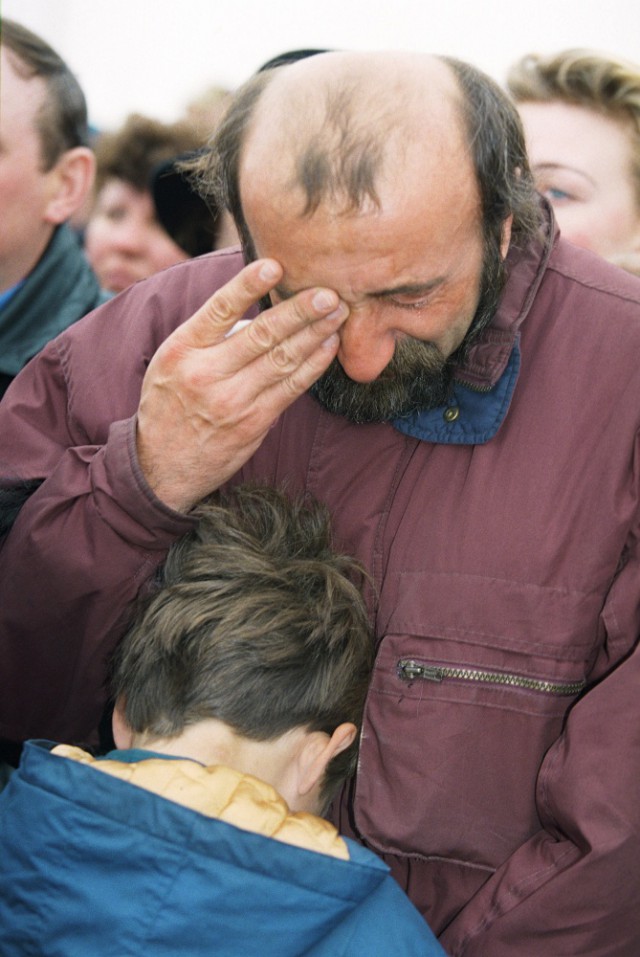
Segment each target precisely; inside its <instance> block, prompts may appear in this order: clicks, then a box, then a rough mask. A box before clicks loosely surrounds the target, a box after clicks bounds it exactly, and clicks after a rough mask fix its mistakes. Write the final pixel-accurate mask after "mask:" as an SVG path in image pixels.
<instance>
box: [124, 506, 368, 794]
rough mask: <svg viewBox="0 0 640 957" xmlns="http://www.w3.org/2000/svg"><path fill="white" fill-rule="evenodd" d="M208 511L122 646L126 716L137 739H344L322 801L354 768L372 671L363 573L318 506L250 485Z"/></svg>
mask: <svg viewBox="0 0 640 957" xmlns="http://www.w3.org/2000/svg"><path fill="white" fill-rule="evenodd" d="M217 501H218V502H219V504H207V505H203V506H202V507H201V508H200V509H199V511H198V512H197V513H196V515H197V517H198V525H197V527H196V528H195V529H194V531H193V532H192V533H191V534H189V535H187V536H186V537H185V538H184V539H181V540H180V541H179V542H177V543H176V544H175V545H174V546H173V548H172V549H171V551H170V553H169V556H168V558H167V562H166V565H165V568H164V575H163V581H162V586H161V588H160V590H159V591H158V592H157V593H156V594H154V595H153V596H152V597H151V599H150V600H148V602H147V603H146V604H145V606H144V607H143V608H142V609H141V611H140V612H139V614H138V617H137V620H136V622H135V623H134V625H133V627H132V629H131V630H130V631H129V633H128V635H127V636H126V637H125V639H124V640H123V642H122V644H121V647H120V650H119V653H118V656H117V660H116V665H115V672H114V691H115V694H116V696H117V698H118V699H119V702H120V710H121V713H122V716H123V718H124V720H125V722H126V725H128V727H129V729H131V731H132V732H133V734H134V737H135V736H136V735H138V736H140V735H142V736H144V738H145V739H146V740H147V741H148V740H153V739H158V740H166V739H175V738H178V737H179V736H181V735H184V734H185V733H186V732H187V731H188V729H191V728H192V727H193V726H195V725H199V724H200V723H202V722H207V721H210V719H216V720H217V722H222V723H223V724H224V725H225V726H227V727H228V728H230V729H231V730H232V731H233V732H234V734H235V735H236V736H238V737H239V738H240V739H248V740H249V741H251V742H265V743H268V742H275V741H277V740H283V739H284V736H286V735H287V734H290V733H291V732H292V731H294V729H298V730H301V731H304V732H305V733H307V732H308V734H309V735H311V736H313V735H315V740H316V742H318V741H324V740H325V739H326V740H327V741H328V740H330V739H332V736H333V735H334V734H336V731H337V729H341V733H340V732H339V733H338V735H337V737H336V741H337V744H336V748H335V749H334V752H332V756H331V757H330V759H329V760H328V767H327V770H326V773H325V771H324V768H323V773H322V776H321V781H320V782H319V783H320V787H319V794H320V799H321V800H322V801H323V802H324V801H326V799H327V798H328V797H330V795H331V793H332V792H333V791H334V790H335V788H336V786H337V785H338V784H339V783H340V781H341V780H342V779H343V778H344V777H346V776H347V775H348V774H349V773H350V772H351V771H352V770H353V766H354V762H355V759H356V749H357V745H356V743H355V737H356V728H358V727H359V726H360V721H361V716H362V710H363V706H364V699H365V695H366V690H367V686H368V681H369V677H370V671H371V666H372V660H373V646H372V640H371V636H370V633H369V627H368V624H367V618H366V612H365V609H364V605H363V601H362V598H361V596H360V593H359V591H358V588H357V587H356V585H355V584H354V581H353V579H354V577H355V578H359V577H360V573H359V570H358V568H357V566H356V565H355V563H354V562H353V561H352V560H350V559H348V558H346V557H344V556H341V555H338V554H336V553H335V552H334V551H333V550H332V548H331V542H330V530H329V523H328V518H327V515H326V512H325V510H324V509H322V508H321V507H320V506H319V505H317V504H309V503H305V504H302V503H291V502H290V501H288V500H287V499H286V498H285V497H284V495H282V494H281V493H279V492H276V491H274V490H271V489H266V488H248V487H241V488H239V489H236V490H235V491H234V492H231V493H229V494H228V495H227V497H226V499H225V500H224V501H222V500H221V499H218V500H217ZM354 726H355V727H354ZM203 727H206V725H203ZM345 729H346V730H345ZM241 770H244V769H243V768H241ZM271 783H274V782H273V781H272V782H271Z"/></svg>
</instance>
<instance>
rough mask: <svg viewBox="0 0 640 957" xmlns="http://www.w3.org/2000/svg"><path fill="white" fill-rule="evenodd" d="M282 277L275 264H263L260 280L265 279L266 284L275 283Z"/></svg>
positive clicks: (268, 262)
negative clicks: (275, 280)
mask: <svg viewBox="0 0 640 957" xmlns="http://www.w3.org/2000/svg"><path fill="white" fill-rule="evenodd" d="M279 275H280V268H279V267H278V265H277V264H276V263H274V262H270V261H269V260H267V262H265V263H263V264H262V266H261V268H260V279H264V281H265V282H273V280H274V279H277V278H278V276H279Z"/></svg>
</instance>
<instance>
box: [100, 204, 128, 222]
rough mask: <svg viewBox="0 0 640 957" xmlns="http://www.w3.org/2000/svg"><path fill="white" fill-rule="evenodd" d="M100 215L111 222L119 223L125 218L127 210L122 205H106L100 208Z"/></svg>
mask: <svg viewBox="0 0 640 957" xmlns="http://www.w3.org/2000/svg"><path fill="white" fill-rule="evenodd" d="M102 215H103V216H104V217H105V219H108V220H109V221H110V222H112V223H120V222H122V220H123V219H125V218H126V215H127V210H126V208H125V207H124V206H108V207H107V208H106V209H103V210H102Z"/></svg>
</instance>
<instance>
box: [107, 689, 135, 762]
mask: <svg viewBox="0 0 640 957" xmlns="http://www.w3.org/2000/svg"><path fill="white" fill-rule="evenodd" d="M111 730H112V732H113V740H114V741H115V743H116V748H119V749H120V750H123V749H126V748H130V747H131V745H132V743H133V731H132V730H131V728H130V727H129V725H128V724H127V719H126V718H125V716H124V700H123V699H122V698H118V700H117V701H116V703H115V707H114V709H113V715H112V716H111Z"/></svg>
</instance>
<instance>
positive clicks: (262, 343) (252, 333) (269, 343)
mask: <svg viewBox="0 0 640 957" xmlns="http://www.w3.org/2000/svg"><path fill="white" fill-rule="evenodd" d="M247 335H248V336H249V338H250V339H251V340H252V342H253V344H254V345H255V346H256V348H257V349H259V350H260V351H261V352H268V351H269V350H270V349H272V348H273V347H274V344H275V338H274V335H273V332H272V331H271V329H270V328H269V326H268V325H267V324H266V323H264V322H260V321H259V320H256V321H255V322H252V323H251V324H250V325H249V326H247Z"/></svg>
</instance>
